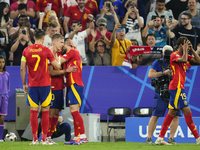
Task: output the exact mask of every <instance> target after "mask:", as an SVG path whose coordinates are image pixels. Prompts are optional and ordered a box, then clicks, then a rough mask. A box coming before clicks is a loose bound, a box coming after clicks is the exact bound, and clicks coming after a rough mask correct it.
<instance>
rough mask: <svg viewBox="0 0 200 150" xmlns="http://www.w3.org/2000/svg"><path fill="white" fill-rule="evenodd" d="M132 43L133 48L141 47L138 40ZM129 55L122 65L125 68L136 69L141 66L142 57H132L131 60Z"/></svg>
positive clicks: (132, 40) (133, 40)
mask: <svg viewBox="0 0 200 150" xmlns="http://www.w3.org/2000/svg"><path fill="white" fill-rule="evenodd" d="M131 43H132V46H139V43H138V41H137V40H136V39H131ZM127 55H128V54H127ZM127 55H126V57H125V59H124V61H123V63H122V65H123V66H127V67H130V68H132V69H136V68H137V67H138V66H139V65H141V63H142V55H132V56H131V58H130V57H129V56H127Z"/></svg>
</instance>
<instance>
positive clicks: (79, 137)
mask: <svg viewBox="0 0 200 150" xmlns="http://www.w3.org/2000/svg"><path fill="white" fill-rule="evenodd" d="M64 47H65V48H66V50H67V52H66V53H65V54H64V55H63V56H62V57H61V60H60V61H61V63H64V62H67V66H66V67H68V66H77V71H76V72H71V73H67V74H66V79H67V93H66V106H69V108H70V112H71V115H72V117H73V119H74V133H75V135H74V139H73V140H70V142H68V143H64V144H66V145H80V144H82V143H85V142H87V141H88V139H87V137H86V135H85V128H84V122H83V118H82V116H81V115H80V113H79V108H80V106H81V98H82V95H83V81H82V62H81V57H80V54H79V51H78V50H77V48H76V46H75V45H74V43H73V41H72V40H71V39H69V38H65V43H64Z"/></svg>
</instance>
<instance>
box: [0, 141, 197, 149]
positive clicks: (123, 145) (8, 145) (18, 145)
mask: <svg viewBox="0 0 200 150" xmlns="http://www.w3.org/2000/svg"><path fill="white" fill-rule="evenodd" d="M29 143H31V142H30V141H29V142H27V141H26V142H0V149H1V150H200V145H196V144H195V143H193V144H176V145H173V146H169V145H162V146H158V145H155V144H152V145H148V144H146V143H133V142H115V143H114V142H101V143H97V142H88V143H85V144H83V145H63V142H57V143H58V144H59V145H45V146H44V145H37V146H30V145H29Z"/></svg>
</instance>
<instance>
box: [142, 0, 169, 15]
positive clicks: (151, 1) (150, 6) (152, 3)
mask: <svg viewBox="0 0 200 150" xmlns="http://www.w3.org/2000/svg"><path fill="white" fill-rule="evenodd" d="M143 1H148V2H147V3H145V12H146V15H148V13H149V12H153V11H155V10H156V1H157V0H143ZM169 1H170V0H165V3H168V2H169Z"/></svg>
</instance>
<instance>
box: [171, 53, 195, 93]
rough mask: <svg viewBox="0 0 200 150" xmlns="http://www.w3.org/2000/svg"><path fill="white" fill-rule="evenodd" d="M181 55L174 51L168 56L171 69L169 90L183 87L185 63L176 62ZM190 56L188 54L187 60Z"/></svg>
mask: <svg viewBox="0 0 200 150" xmlns="http://www.w3.org/2000/svg"><path fill="white" fill-rule="evenodd" d="M180 57H182V55H181V54H180V53H179V52H178V51H176V52H174V53H172V54H171V56H170V66H171V69H172V80H171V82H170V84H169V89H170V90H175V89H177V88H181V89H185V87H184V84H185V77H186V76H185V72H186V67H185V66H186V63H179V62H177V60H178V58H180ZM191 58H192V56H190V55H188V61H190V60H191Z"/></svg>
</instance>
